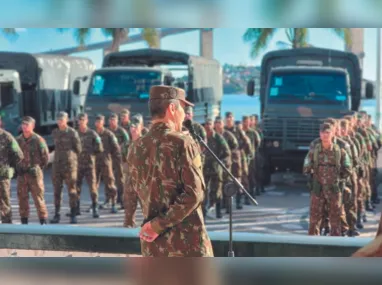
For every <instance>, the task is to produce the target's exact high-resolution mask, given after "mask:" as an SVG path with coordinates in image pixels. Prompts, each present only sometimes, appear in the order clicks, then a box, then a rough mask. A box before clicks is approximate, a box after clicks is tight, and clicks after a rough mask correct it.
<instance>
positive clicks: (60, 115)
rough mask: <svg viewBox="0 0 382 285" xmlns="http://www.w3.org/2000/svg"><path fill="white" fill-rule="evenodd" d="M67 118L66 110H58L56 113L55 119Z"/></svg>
mask: <svg viewBox="0 0 382 285" xmlns="http://www.w3.org/2000/svg"><path fill="white" fill-rule="evenodd" d="M68 118H69V115H68V113H66V112H59V113H58V114H57V120H65V119H68Z"/></svg>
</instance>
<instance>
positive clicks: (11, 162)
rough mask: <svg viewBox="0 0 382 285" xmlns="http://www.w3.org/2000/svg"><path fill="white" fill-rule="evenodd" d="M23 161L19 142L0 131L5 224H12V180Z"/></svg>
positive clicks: (0, 203)
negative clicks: (15, 170)
mask: <svg viewBox="0 0 382 285" xmlns="http://www.w3.org/2000/svg"><path fill="white" fill-rule="evenodd" d="M0 122H1V117H0ZM23 159H24V154H23V152H22V151H21V149H20V147H19V144H18V143H17V141H16V140H15V139H14V138H13V137H12V135H11V134H10V133H8V132H7V131H5V130H3V129H0V213H1V223H3V224H11V223H12V208H11V202H10V200H11V197H10V196H11V178H12V177H13V175H14V169H17V168H18V167H19V165H20V163H21V161H22V160H23Z"/></svg>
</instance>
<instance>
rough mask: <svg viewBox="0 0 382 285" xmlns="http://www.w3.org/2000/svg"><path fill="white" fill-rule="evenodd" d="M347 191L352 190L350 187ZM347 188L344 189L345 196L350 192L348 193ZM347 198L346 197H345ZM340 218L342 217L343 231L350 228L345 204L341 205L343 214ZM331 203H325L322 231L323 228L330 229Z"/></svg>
mask: <svg viewBox="0 0 382 285" xmlns="http://www.w3.org/2000/svg"><path fill="white" fill-rule="evenodd" d="M347 191H349V192H350V189H348V190H347ZM347 191H346V190H345V191H344V193H343V195H342V196H343V197H344V196H346V195H347V196H349V197H350V195H349V193H346V192H347ZM343 199H345V198H343ZM340 219H341V232H346V231H348V230H349V223H348V221H347V215H346V207H345V205H344V204H342V206H341V216H340ZM329 224H330V222H329V205H328V204H327V203H324V214H323V216H322V221H321V226H320V232H321V231H322V229H329V228H330V227H329Z"/></svg>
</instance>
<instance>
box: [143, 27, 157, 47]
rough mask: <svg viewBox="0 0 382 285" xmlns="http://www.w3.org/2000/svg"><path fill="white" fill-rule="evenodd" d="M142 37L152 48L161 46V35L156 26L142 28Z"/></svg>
mask: <svg viewBox="0 0 382 285" xmlns="http://www.w3.org/2000/svg"><path fill="white" fill-rule="evenodd" d="M142 37H143V39H144V40H145V41H146V43H147V44H148V46H149V47H150V48H159V47H160V36H159V33H158V30H157V29H155V28H144V29H142Z"/></svg>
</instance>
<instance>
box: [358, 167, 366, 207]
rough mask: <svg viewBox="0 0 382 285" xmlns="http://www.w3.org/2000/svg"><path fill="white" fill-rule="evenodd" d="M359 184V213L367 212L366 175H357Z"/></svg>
mask: <svg viewBox="0 0 382 285" xmlns="http://www.w3.org/2000/svg"><path fill="white" fill-rule="evenodd" d="M357 185H358V193H357V213H361V214H362V213H364V212H365V196H366V195H365V192H366V190H365V189H366V188H365V177H364V175H363V176H360V175H358V176H357Z"/></svg>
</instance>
